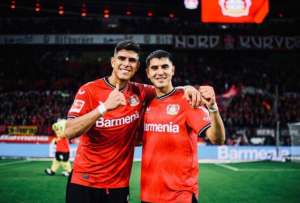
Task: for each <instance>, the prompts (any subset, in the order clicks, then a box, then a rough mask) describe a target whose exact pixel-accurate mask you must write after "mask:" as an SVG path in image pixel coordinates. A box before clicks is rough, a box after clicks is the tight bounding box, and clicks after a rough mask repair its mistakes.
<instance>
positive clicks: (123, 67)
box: [56, 41, 200, 203]
mask: <svg viewBox="0 0 300 203" xmlns="http://www.w3.org/2000/svg"><path fill="white" fill-rule="evenodd" d="M139 49H140V48H139V45H138V44H136V43H134V42H132V41H121V42H119V43H118V44H117V45H116V47H115V50H114V55H113V57H112V58H111V66H112V73H111V75H110V76H109V77H104V78H101V79H97V80H95V81H92V82H89V83H86V84H84V85H83V86H81V87H80V88H79V90H78V92H77V94H76V96H75V100H74V102H73V104H72V106H71V108H70V110H69V113H68V120H67V121H66V122H65V123H63V122H60V123H57V124H56V126H58V128H60V129H62V130H61V131H62V132H63V133H58V135H59V136H65V137H67V138H69V139H70V138H73V137H76V136H80V143H79V146H78V148H77V154H76V157H75V161H74V164H73V172H72V175H71V176H70V181H69V182H68V185H67V194H66V201H67V202H68V203H79V202H81V203H83V202H84V203H93V202H105V203H123V202H128V199H129V188H128V186H129V178H130V172H131V166H132V162H133V152H134V142H135V132H136V130H137V128H138V124H139V120H140V117H141V110H142V106H143V102H144V101H145V100H148V99H151V98H153V97H154V96H155V91H154V88H153V87H152V86H148V85H143V84H139V83H133V82H130V81H129V80H130V79H131V78H132V77H133V75H134V74H135V72H136V71H137V70H138V68H139V65H140V63H139ZM187 89H189V88H187ZM187 92H189V91H187ZM195 92H196V93H195ZM198 94H199V95H198ZM189 96H192V103H193V104H197V103H198V104H199V102H200V100H199V98H200V93H199V92H198V91H196V90H195V91H191V92H190V93H189Z"/></svg>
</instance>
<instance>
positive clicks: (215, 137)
mask: <svg viewBox="0 0 300 203" xmlns="http://www.w3.org/2000/svg"><path fill="white" fill-rule="evenodd" d="M199 92H200V94H201V98H202V102H203V103H204V104H205V105H206V107H207V108H208V111H209V117H210V121H211V127H210V128H208V129H207V130H206V132H205V134H206V136H207V137H208V139H209V140H210V141H211V142H212V143H213V144H224V142H225V128H224V123H223V120H222V118H221V115H220V113H219V110H218V106H217V103H216V97H215V92H214V89H213V88H212V87H211V86H200V87H199Z"/></svg>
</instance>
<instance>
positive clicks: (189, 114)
mask: <svg viewBox="0 0 300 203" xmlns="http://www.w3.org/2000/svg"><path fill="white" fill-rule="evenodd" d="M186 121H187V125H188V126H189V127H191V128H192V129H193V131H194V132H196V133H197V134H198V135H200V136H201V135H202V134H203V132H205V130H206V129H208V128H209V127H210V117H209V112H208V110H207V109H206V108H205V107H203V106H200V107H198V108H192V107H191V106H190V105H189V104H188V108H187V110H186Z"/></svg>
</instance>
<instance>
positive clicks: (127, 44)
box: [114, 40, 141, 54]
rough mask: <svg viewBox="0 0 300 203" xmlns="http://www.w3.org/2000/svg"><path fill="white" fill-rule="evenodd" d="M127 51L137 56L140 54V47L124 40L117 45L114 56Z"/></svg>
mask: <svg viewBox="0 0 300 203" xmlns="http://www.w3.org/2000/svg"><path fill="white" fill-rule="evenodd" d="M122 49H125V50H128V51H134V52H136V53H137V54H139V53H140V49H141V48H140V45H139V44H138V43H135V42H134V41H131V40H122V41H120V42H118V43H117V45H116V47H115V50H114V54H116V53H117V52H118V51H120V50H122Z"/></svg>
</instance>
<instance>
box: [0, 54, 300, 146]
mask: <svg viewBox="0 0 300 203" xmlns="http://www.w3.org/2000/svg"><path fill="white" fill-rule="evenodd" d="M29 55H31V59H30V57H29ZM32 55H33V56H32ZM44 55H45V54H44ZM44 55H43V56H44ZM58 55H63V54H62V53H57V55H55V54H53V53H52V52H51V53H48V52H47V56H48V57H46V56H45V58H46V59H45V61H46V62H43V61H41V59H40V57H37V56H34V54H32V53H31V54H28V55H26V54H25V55H24V56H23V58H22V57H21V56H20V57H18V60H8V61H6V57H5V59H4V58H3V59H2V60H0V62H1V66H2V67H7V68H6V69H4V71H2V73H1V75H0V82H1V91H0V108H1V112H0V125H6V126H8V125H37V126H38V134H49V133H51V129H50V127H51V124H52V123H53V122H54V121H56V120H57V119H58V118H64V117H66V114H67V110H68V108H69V107H70V105H71V102H72V101H73V97H74V94H75V91H76V90H77V89H78V87H79V86H80V85H82V84H83V83H85V82H86V81H90V80H93V79H96V78H99V77H103V76H104V75H107V74H109V73H110V71H111V69H110V64H109V60H105V59H104V58H107V59H109V53H106V56H104V55H103V56H102V59H101V60H100V59H99V57H98V58H97V59H95V60H93V59H91V57H90V58H89V60H88V61H85V59H84V57H83V56H82V55H77V57H72V56H70V59H69V60H67V61H66V60H64V59H65V57H61V59H60V58H59V57H58ZM280 56H281V57H280ZM73 58H74V59H73ZM142 58H143V57H142ZM176 58H177V59H180V60H177V61H176V75H175V77H174V84H175V85H176V86H178V85H183V84H191V85H197V84H198V85H200V84H210V85H213V86H214V88H215V90H216V94H217V95H218V102H219V106H220V109H221V114H222V117H223V120H224V123H225V126H226V130H227V143H228V144H235V143H239V144H251V137H253V136H256V135H257V133H256V129H259V128H260V129H273V130H275V128H276V123H277V121H280V128H281V129H283V130H286V129H287V123H290V122H296V121H299V120H300V103H299V99H300V94H299V89H300V87H299V83H298V82H297V80H298V78H299V77H300V76H299V71H298V70H297V67H298V65H299V64H298V63H297V62H296V60H295V63H287V61H288V60H294V59H293V57H292V56H291V54H289V55H286V57H282V54H280V53H278V54H274V53H272V54H271V53H269V54H263V53H259V54H258V53H244V54H241V53H236V52H234V53H228V54H225V53H222V54H215V53H203V54H201V53H200V54H199V53H189V54H184V53H181V52H178V53H175V59H176ZM295 58H296V55H295ZM26 64H27V65H26ZM24 66H26V68H23V67H24ZM142 66H144V64H142ZM291 73H292V74H291ZM287 76H288V77H287ZM134 80H135V81H138V82H146V83H147V82H148V81H147V79H146V78H145V74H144V69H143V67H142V68H141V69H140V70H139V72H138V74H137V76H136V77H135V79H134ZM233 87H234V90H233ZM229 91H233V92H231V93H229V94H228V92H229ZM225 95H226V96H225ZM228 95H229V96H228ZM283 140H286V139H283ZM266 143H267V144H274V143H275V137H274V135H273V136H271V137H269V138H268V139H267V142H266ZM283 144H287V143H286V142H285V141H283Z"/></svg>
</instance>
